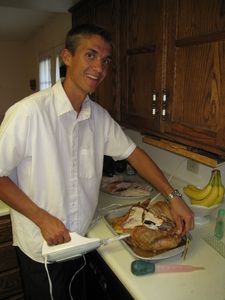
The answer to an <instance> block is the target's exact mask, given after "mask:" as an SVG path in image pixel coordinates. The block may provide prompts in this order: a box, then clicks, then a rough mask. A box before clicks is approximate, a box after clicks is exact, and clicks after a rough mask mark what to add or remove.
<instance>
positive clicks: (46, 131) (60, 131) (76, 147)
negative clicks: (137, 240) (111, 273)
mask: <svg viewBox="0 0 225 300" xmlns="http://www.w3.org/2000/svg"><path fill="white" fill-rule="evenodd" d="M135 147H136V145H135V144H134V143H133V142H132V141H131V140H130V138H128V137H127V136H126V135H125V134H124V132H123V131H122V129H121V128H120V126H119V125H118V124H117V123H116V122H115V121H114V120H113V119H112V118H111V117H110V115H109V114H108V112H107V111H106V110H105V109H103V108H102V107H101V106H99V105H98V104H97V103H95V102H93V101H91V100H90V99H89V97H88V96H87V97H86V99H85V101H84V102H83V105H82V109H81V112H80V114H79V116H78V117H77V113H76V112H75V111H74V109H73V107H72V105H71V103H70V101H69V99H68V97H67V96H66V93H65V91H64V89H63V87H62V84H61V81H59V82H58V83H56V84H55V85H54V86H53V87H52V88H50V89H46V90H44V91H41V92H38V93H36V94H33V95H31V96H29V97H27V98H25V99H23V100H21V101H19V102H17V103H16V104H15V105H13V106H12V107H11V108H10V109H9V110H8V111H7V113H6V116H5V119H4V120H3V122H2V125H1V127H0V176H9V177H10V178H11V179H12V180H13V181H14V182H15V183H16V184H17V185H18V187H19V188H20V189H21V190H23V191H24V192H25V194H27V195H28V197H29V198H30V199H31V200H32V201H33V202H35V203H36V204H37V205H38V206H39V207H41V208H43V209H45V210H46V211H48V212H49V213H50V214H52V215H54V216H55V217H57V218H58V219H60V220H61V221H62V222H63V223H64V224H65V226H66V228H67V229H69V230H70V231H76V232H77V233H79V234H81V235H84V234H85V233H86V231H87V229H88V226H89V224H90V222H91V220H92V218H93V215H94V212H95V209H96V206H97V203H98V195H99V187H100V181H101V177H102V168H103V157H104V155H109V156H112V157H113V158H114V159H115V160H122V159H125V158H127V157H128V156H129V155H130V154H131V153H132V152H133V151H134V149H135ZM11 219H12V227H13V242H14V245H17V246H19V247H20V249H21V250H22V251H23V252H24V253H25V254H27V255H28V256H29V257H31V258H32V259H34V260H36V261H39V262H43V261H44V260H43V258H42V256H41V248H42V244H43V237H42V235H41V232H40V229H39V227H37V226H36V225H35V224H34V223H33V222H32V221H31V220H29V219H28V218H26V217H25V216H23V215H22V214H20V213H18V212H17V211H15V210H13V209H12V210H11Z"/></svg>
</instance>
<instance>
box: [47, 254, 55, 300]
mask: <svg viewBox="0 0 225 300" xmlns="http://www.w3.org/2000/svg"><path fill="white" fill-rule="evenodd" d="M45 270H46V273H47V276H48V282H49V293H50V297H51V300H54V298H53V294H52V281H51V277H50V274H49V271H48V264H47V255H45Z"/></svg>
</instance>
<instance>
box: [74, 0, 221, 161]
mask: <svg viewBox="0 0 225 300" xmlns="http://www.w3.org/2000/svg"><path fill="white" fill-rule="evenodd" d="M76 7H77V6H76ZM84 8H86V10H85V9H84ZM224 11H225V4H224V1H223V0H170V1H167V0H132V1H130V0H120V1H119V0H113V1H108V0H106V1H103V0H96V1H87V0H85V1H81V2H80V3H79V9H74V10H73V12H72V13H73V24H74V25H75V24H77V22H78V23H79V22H80V21H81V20H82V21H84V20H85V21H87V20H88V21H89V22H95V23H98V24H99V25H102V26H105V27H106V28H107V29H108V30H110V31H111V32H112V34H113V38H114V40H115V44H116V52H115V53H114V59H113V65H112V70H111V71H110V72H109V75H108V78H107V79H106V81H105V82H103V83H102V85H101V86H100V87H99V89H98V90H97V92H96V98H95V100H96V101H97V102H99V103H100V104H101V105H102V106H103V107H105V108H106V109H108V111H109V112H110V113H111V115H112V116H113V117H114V118H116V119H117V120H118V121H120V123H121V124H122V125H124V126H126V127H128V128H132V129H135V130H137V131H140V132H144V133H147V134H150V135H154V136H156V137H158V138H163V139H167V140H170V141H173V142H177V143H180V144H183V145H186V146H187V147H188V149H190V150H194V151H198V149H201V150H204V151H206V152H210V153H214V154H216V155H218V156H221V157H222V158H223V157H224V156H225V139H224V132H225V109H224V107H225V84H224V81H225V13H224ZM84 16H85V17H84ZM87 16H88V17H87ZM154 93H155V95H156V102H154V101H153V97H154V96H153V94H154ZM164 100H165V101H164ZM154 111H155V115H154Z"/></svg>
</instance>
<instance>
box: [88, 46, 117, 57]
mask: <svg viewBox="0 0 225 300" xmlns="http://www.w3.org/2000/svg"><path fill="white" fill-rule="evenodd" d="M87 50H88V51H91V52H93V53H95V54H98V51H97V50H95V49H92V48H88V49H87ZM104 58H107V59H112V56H111V55H107V56H106V57H104Z"/></svg>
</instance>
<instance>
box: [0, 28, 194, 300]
mask: <svg viewBox="0 0 225 300" xmlns="http://www.w3.org/2000/svg"><path fill="white" fill-rule="evenodd" d="M112 48H113V45H112V41H111V37H110V34H109V33H108V32H106V31H105V30H103V29H102V28H99V27H98V26H95V25H82V26H79V27H77V28H74V29H72V30H71V31H70V32H69V33H68V35H67V38H66V47H65V49H64V50H63V51H62V59H63V61H64V63H65V65H66V66H67V72H66V77H65V79H64V80H62V81H60V82H58V83H56V84H55V85H54V86H53V87H52V88H50V89H47V90H44V91H41V92H38V93H36V94H34V95H31V96H30V97H27V98H25V99H23V100H22V101H20V102H18V103H16V104H15V105H14V106H13V107H11V108H10V109H9V110H8V112H7V113H6V116H5V119H4V121H3V123H2V125H1V128H0V176H1V178H0V198H1V199H2V200H3V201H5V202H6V203H7V204H8V205H9V206H10V207H11V208H12V209H11V218H12V227H13V239H14V245H15V246H17V247H18V254H19V258H20V263H21V270H22V274H23V277H24V284H25V294H26V295H27V299H49V298H48V297H49V296H48V282H47V276H46V274H45V269H44V265H43V257H42V256H41V248H42V244H43V240H44V239H45V240H46V241H47V242H48V244H49V245H53V244H55V245H56V244H61V243H63V242H68V241H69V240H70V234H69V231H76V232H77V233H79V234H81V235H84V234H85V233H86V232H87V229H88V226H89V224H90V222H91V219H92V217H93V215H94V212H95V209H96V206H97V203H98V193H99V187H100V181H101V175H102V168H103V157H104V155H109V156H112V157H113V158H114V159H115V160H117V159H120V160H122V159H127V160H128V161H129V162H130V163H131V164H132V165H133V166H134V168H135V169H136V170H137V171H138V172H139V174H140V175H142V176H143V177H144V178H145V179H146V180H147V181H149V182H151V183H152V184H153V185H154V186H155V187H156V188H157V189H159V190H160V191H161V192H162V194H163V195H164V196H165V197H168V196H169V195H170V194H171V193H173V192H174V189H173V188H172V187H171V186H170V184H169V183H168V181H167V180H166V178H165V177H164V175H163V174H162V172H161V171H160V170H159V168H158V167H157V166H156V165H155V164H154V162H153V161H152V160H151V159H150V158H149V156H148V155H147V154H146V153H145V152H144V151H142V150H141V149H140V148H138V147H136V145H135V144H134V143H133V142H132V141H131V140H130V138H128V137H127V136H126V135H125V134H124V133H123V131H122V130H121V128H120V127H119V125H118V124H117V123H116V122H115V121H114V120H113V119H112V118H111V117H110V116H109V114H108V113H107V111H106V110H104V109H103V108H101V107H100V106H99V105H98V104H96V103H94V102H92V101H91V100H90V99H89V96H88V94H89V93H92V92H94V91H95V90H96V88H97V87H98V85H99V84H100V83H101V82H102V80H103V79H104V78H105V76H106V75H107V71H108V68H109V64H110V60H111V56H112ZM171 198H172V200H171V209H172V214H173V217H174V220H175V221H176V224H177V228H178V232H179V233H180V234H185V233H186V232H187V231H189V230H190V229H193V227H194V219H193V213H192V212H191V211H190V209H189V208H188V207H187V205H186V204H185V202H184V201H183V200H182V199H181V198H180V197H179V196H176V195H172V196H171ZM71 266H72V268H71ZM49 267H50V276H51V279H52V283H53V294H54V299H69V293H68V282H69V280H70V279H69V278H71V273H72V271H71V270H74V269H73V268H74V266H73V264H72V262H69V263H65V264H64V263H62V264H52V265H50V266H49ZM69 267H70V271H68V268H69ZM74 273H75V271H74ZM35 274H36V275H35ZM67 274H69V276H68V277H69V278H67V279H65V277H66V275H67ZM60 275H61V277H59V276H60ZM57 278H58V279H57ZM64 281H66V282H65V284H64ZM62 295H63V296H62Z"/></svg>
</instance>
